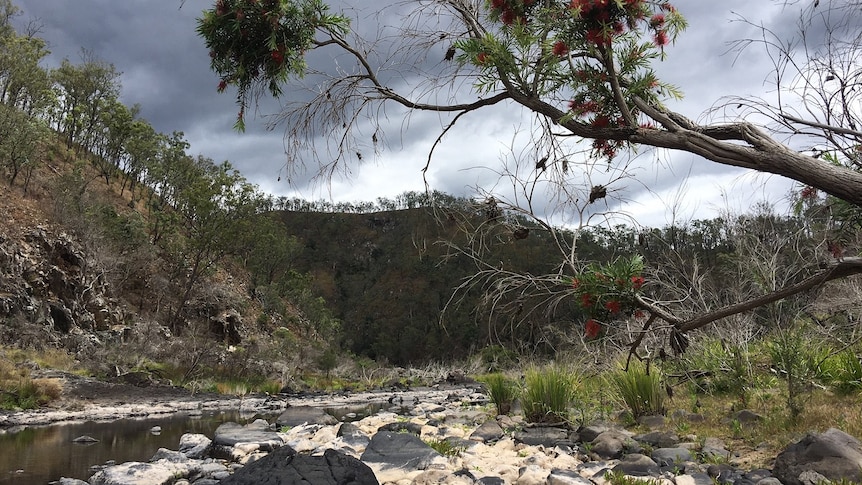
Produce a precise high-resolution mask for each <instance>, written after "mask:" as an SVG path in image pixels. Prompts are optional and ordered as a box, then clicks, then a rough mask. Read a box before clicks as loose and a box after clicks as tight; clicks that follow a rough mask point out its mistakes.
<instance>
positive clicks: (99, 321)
mask: <svg viewBox="0 0 862 485" xmlns="http://www.w3.org/2000/svg"><path fill="white" fill-rule="evenodd" d="M16 236H17V237H16ZM132 319H133V315H132V314H131V313H130V312H129V311H128V310H127V309H126V308H125V306H124V305H122V304H120V302H119V301H118V300H117V298H115V297H114V296H113V295H112V294H111V291H110V288H108V286H107V284H106V282H105V279H104V271H103V270H102V269H101V268H100V267H99V265H98V264H97V263H96V262H95V261H94V260H93V258H90V257H88V256H87V254H86V253H85V252H84V250H83V248H82V246H81V245H80V244H79V243H78V242H77V241H75V239H74V238H73V237H72V236H70V235H68V234H66V233H62V232H61V233H55V232H54V231H52V230H51V229H49V228H48V227H46V226H35V227H32V228H28V229H24V230H22V231H20V234H15V233H14V232H12V233H11V234H10V233H9V232H6V231H3V232H0V320H2V325H0V339H2V343H4V344H14V345H16V346H21V347H34V348H42V347H45V346H62V347H65V348H67V349H68V350H71V351H74V352H78V351H80V350H83V349H82V348H81V347H82V346H86V345H87V344H95V345H98V344H99V343H100V341H103V340H105V339H122V337H123V335H124V333H128V331H129V327H128V324H129V323H130V322H131V320H132Z"/></svg>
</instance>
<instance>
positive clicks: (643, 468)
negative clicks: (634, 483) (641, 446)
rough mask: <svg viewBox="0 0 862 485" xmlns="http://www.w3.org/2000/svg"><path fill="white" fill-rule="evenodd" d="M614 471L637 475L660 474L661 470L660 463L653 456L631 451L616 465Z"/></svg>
mask: <svg viewBox="0 0 862 485" xmlns="http://www.w3.org/2000/svg"><path fill="white" fill-rule="evenodd" d="M613 471H615V472H622V473H623V474H625V475H631V476H635V477H649V476H658V474H659V472H660V470H659V467H658V463H656V462H655V461H653V460H652V458H650V457H648V456H646V455H641V454H640V453H630V454H628V455H626V456H624V457H623V458H622V459H621V460H620V461H619V463H617V464H616V466H614V468H613Z"/></svg>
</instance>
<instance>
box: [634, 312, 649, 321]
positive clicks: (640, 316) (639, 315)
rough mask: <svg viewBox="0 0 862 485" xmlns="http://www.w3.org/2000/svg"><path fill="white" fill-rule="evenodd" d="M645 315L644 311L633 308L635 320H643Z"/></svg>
mask: <svg viewBox="0 0 862 485" xmlns="http://www.w3.org/2000/svg"><path fill="white" fill-rule="evenodd" d="M645 316H646V313H644V311H643V310H635V313H634V317H635V319H636V320H643V318H644V317H645Z"/></svg>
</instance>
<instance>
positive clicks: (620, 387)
mask: <svg viewBox="0 0 862 485" xmlns="http://www.w3.org/2000/svg"><path fill="white" fill-rule="evenodd" d="M610 379H611V383H612V384H613V385H614V387H615V389H616V391H617V392H618V393H619V396H620V398H621V399H622V400H623V402H625V403H626V406H628V408H629V411H631V413H632V417H634V418H635V419H637V418H639V417H641V416H647V415H652V414H664V412H665V409H664V398H665V391H664V389H663V388H662V385H661V373H660V372H659V370H658V369H656V368H655V367H653V368H652V369H650V370H649V373H648V369H647V367H646V366H644V365H643V364H642V363H641V362H640V361H638V360H634V361H632V362H631V364H630V365H629V368H628V371H624V370H622V369H620V370H618V371H616V372H614V373H612V374H611V376H610Z"/></svg>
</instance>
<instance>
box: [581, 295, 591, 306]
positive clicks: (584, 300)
mask: <svg viewBox="0 0 862 485" xmlns="http://www.w3.org/2000/svg"><path fill="white" fill-rule="evenodd" d="M581 306H582V307H584V308H589V307H591V306H593V295H591V294H589V293H584V294H583V295H581Z"/></svg>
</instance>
